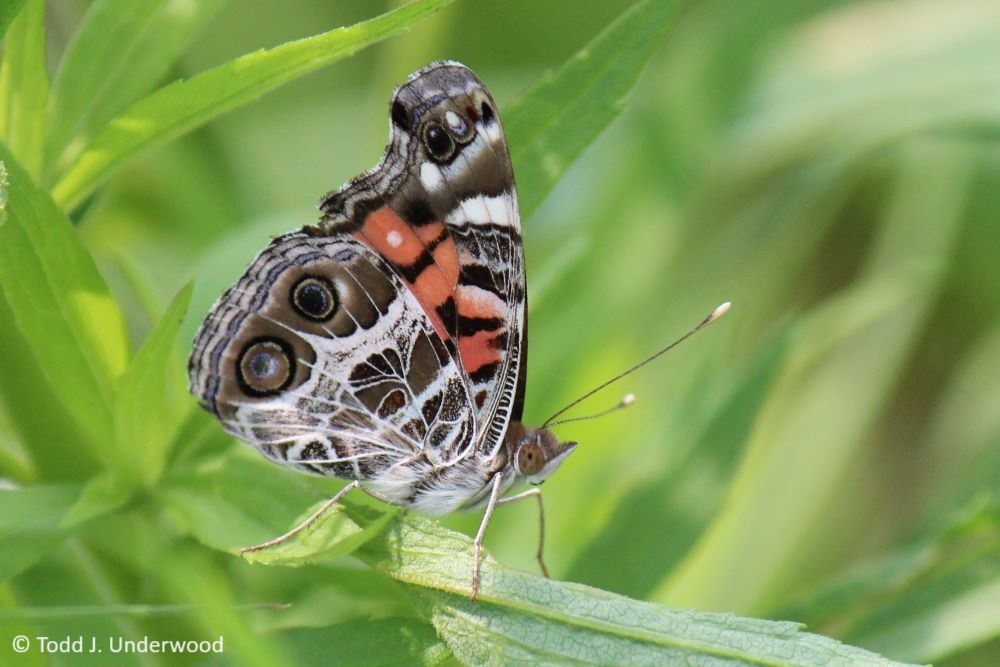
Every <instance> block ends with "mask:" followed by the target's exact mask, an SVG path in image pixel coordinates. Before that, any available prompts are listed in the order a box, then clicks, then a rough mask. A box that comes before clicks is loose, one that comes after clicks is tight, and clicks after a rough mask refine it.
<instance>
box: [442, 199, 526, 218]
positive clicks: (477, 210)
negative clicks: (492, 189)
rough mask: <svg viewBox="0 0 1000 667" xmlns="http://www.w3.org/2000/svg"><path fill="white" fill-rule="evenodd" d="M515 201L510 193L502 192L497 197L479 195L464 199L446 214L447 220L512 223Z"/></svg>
mask: <svg viewBox="0 0 1000 667" xmlns="http://www.w3.org/2000/svg"><path fill="white" fill-rule="evenodd" d="M513 211H514V207H513V201H512V200H511V198H510V195H507V194H502V195H498V196H496V197H486V196H484V195H477V196H475V197H469V198H468V199H463V200H462V201H461V202H460V203H459V205H458V206H457V207H455V209H454V210H453V211H452V212H451V213H449V214H448V215H446V216H445V222H448V223H451V224H462V223H468V224H473V225H484V224H488V223H493V224H496V225H512V224H514V219H513Z"/></svg>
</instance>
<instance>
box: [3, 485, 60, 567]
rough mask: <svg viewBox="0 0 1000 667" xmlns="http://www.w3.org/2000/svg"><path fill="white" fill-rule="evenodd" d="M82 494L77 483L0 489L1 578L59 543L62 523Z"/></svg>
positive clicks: (40, 557)
mask: <svg viewBox="0 0 1000 667" xmlns="http://www.w3.org/2000/svg"><path fill="white" fill-rule="evenodd" d="M79 495H80V487H79V486H75V485H44V486H43V485H37V486H29V487H24V488H18V489H3V490H0V580H5V579H8V578H9V577H11V576H13V575H15V574H17V573H18V572H21V571H23V570H24V569H26V568H28V567H30V566H31V565H33V564H34V563H36V562H38V561H39V560H41V559H42V558H43V557H44V556H45V554H47V553H48V552H49V551H50V550H51V549H52V548H53V547H54V546H55V545H56V544H58V543H59V541H60V540H61V539H62V536H63V531H62V529H61V528H60V527H59V522H60V520H61V519H62V517H63V515H65V513H66V512H67V511H68V510H69V508H70V507H71V506H72V505H73V503H74V502H75V501H76V499H77V497H78V496H79Z"/></svg>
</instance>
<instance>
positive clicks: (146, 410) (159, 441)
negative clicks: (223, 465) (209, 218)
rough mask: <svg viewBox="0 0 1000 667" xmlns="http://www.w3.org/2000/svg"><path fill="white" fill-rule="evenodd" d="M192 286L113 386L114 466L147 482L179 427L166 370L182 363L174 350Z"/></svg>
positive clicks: (175, 301) (181, 294)
mask: <svg viewBox="0 0 1000 667" xmlns="http://www.w3.org/2000/svg"><path fill="white" fill-rule="evenodd" d="M192 287H193V284H192V283H188V284H187V285H185V286H184V287H183V288H181V290H180V291H179V292H178V293H177V295H176V296H175V297H174V299H173V301H172V302H171V303H170V305H169V306H167V309H166V311H165V312H164V313H163V316H162V317H161V318H160V321H159V322H158V323H157V324H156V327H155V328H154V329H153V330H152V331H151V332H150V333H149V335H148V336H147V337H146V340H145V342H143V344H142V347H141V348H139V351H138V352H136V354H135V357H134V358H133V359H132V361H131V363H130V364H129V366H128V368H127V369H126V371H125V373H124V374H122V376H121V377H120V378H119V380H118V383H117V387H116V390H115V402H114V415H115V435H116V438H115V441H116V443H117V445H118V447H117V451H116V452H115V456H114V461H115V469H116V470H118V471H119V472H121V473H122V475H123V476H124V477H125V479H127V480H129V481H132V482H138V483H139V484H141V485H144V486H148V485H149V484H151V483H152V482H153V481H154V480H156V479H157V478H158V477H159V476H160V473H161V472H162V470H163V465H164V460H165V456H166V447H167V444H168V443H169V442H170V441H171V439H172V438H173V434H174V432H175V431H176V430H177V428H178V427H179V426H180V423H179V422H180V420H179V418H178V414H179V409H180V406H179V405H178V403H177V401H176V400H172V399H174V398H175V397H172V396H168V395H167V391H166V387H168V386H169V385H168V382H167V379H168V371H170V370H171V368H173V367H177V368H179V367H180V366H181V364H180V363H179V360H178V359H176V358H175V356H174V354H172V353H173V349H174V343H175V342H176V340H177V332H178V330H179V329H180V326H181V322H182V321H183V320H184V315H185V313H187V307H188V303H189V302H190V300H191V291H192Z"/></svg>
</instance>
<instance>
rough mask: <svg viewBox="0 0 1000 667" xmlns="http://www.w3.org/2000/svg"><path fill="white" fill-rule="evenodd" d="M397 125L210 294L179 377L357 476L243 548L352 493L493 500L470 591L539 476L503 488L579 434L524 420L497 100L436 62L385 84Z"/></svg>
mask: <svg viewBox="0 0 1000 667" xmlns="http://www.w3.org/2000/svg"><path fill="white" fill-rule="evenodd" d="M390 128H391V129H390V138H389V145H388V147H387V148H386V151H385V154H384V156H383V158H382V161H381V162H380V163H379V164H378V166H376V167H375V168H374V169H372V170H370V171H368V172H366V173H364V174H361V175H360V176H358V177H356V178H354V179H352V180H351V181H350V182H348V183H347V184H346V185H344V186H343V187H342V188H341V189H340V190H337V191H336V192H333V193H331V194H329V195H327V196H326V197H324V198H323V199H322V200H321V201H320V203H319V208H320V210H321V211H322V217H321V219H320V220H319V222H318V223H317V224H316V225H315V226H307V227H304V228H303V229H301V230H299V231H296V232H292V233H289V234H285V235H283V236H279V237H277V238H275V239H273V240H272V241H271V243H270V245H268V247H267V248H265V249H264V251H263V252H261V253H260V255H258V256H257V258H256V259H255V260H254V261H253V262H252V263H251V264H250V266H249V267H248V268H247V269H246V271H245V272H244V274H243V276H242V277H241V278H240V279H239V280H238V281H237V282H236V284H235V285H233V286H232V287H231V288H230V289H229V290H228V291H226V293H225V294H224V295H223V296H222V298H221V299H219V301H218V302H217V303H216V304H215V306H214V307H213V308H212V310H211V312H210V313H209V314H208V316H207V317H206V319H205V321H204V323H203V324H202V326H201V329H200V330H199V332H198V334H197V336H196V339H195V343H194V350H193V352H192V354H191V358H190V362H189V376H190V388H191V392H192V393H193V394H194V395H195V396H196V397H197V398H198V399H199V401H200V402H201V405H202V406H203V407H204V408H205V409H206V410H208V411H210V412H211V413H212V414H214V415H215V416H216V417H217V418H218V419H219V421H220V422H221V423H222V425H223V427H224V428H225V429H226V431H228V432H229V433H231V434H232V435H234V436H236V437H238V438H240V439H242V440H244V441H246V442H248V443H250V444H251V445H253V446H254V447H255V448H257V449H258V450H259V451H260V452H261V453H262V454H264V456H266V457H268V458H269V459H271V460H273V461H276V462H278V463H281V464H284V465H289V466H293V467H295V468H298V469H299V470H302V471H305V472H309V473H314V474H318V475H328V476H334V477H338V478H341V479H346V480H351V483H350V484H348V485H347V486H346V487H345V488H344V489H342V490H341V492H340V493H338V494H337V495H336V496H334V497H333V498H331V499H330V501H329V502H328V503H327V504H326V505H324V507H323V508H321V510H320V511H319V512H317V513H316V514H315V515H314V516H313V517H312V518H311V519H310V520H307V521H306V522H305V523H303V524H302V525H300V526H298V527H297V528H295V529H293V530H292V531H290V532H289V533H287V534H286V535H283V536H281V537H280V538H277V539H276V540H272V541H270V542H267V543H265V544H263V545H258V547H251V549H255V548H259V547H264V546H270V545H272V544H275V543H276V542H279V541H281V540H283V539H286V538H287V537H289V536H290V535H292V534H294V533H295V532H297V531H298V530H301V529H302V528H303V527H305V526H306V525H308V523H309V522H310V521H311V520H312V519H314V518H316V517H317V516H319V515H320V514H321V513H322V512H323V511H324V510H325V509H326V508H327V507H329V506H330V505H332V504H333V503H335V502H337V501H338V500H339V499H340V498H341V497H342V496H343V494H344V493H346V492H348V491H349V490H351V489H353V488H360V489H362V490H364V491H365V492H366V493H368V494H370V495H372V496H374V497H376V498H378V499H380V500H383V501H385V502H387V503H391V504H394V505H400V506H403V507H413V508H416V509H418V510H420V511H423V512H426V513H429V514H437V515H441V514H446V513H449V512H453V511H455V510H459V509H464V508H471V507H476V506H482V505H485V508H486V509H485V514H484V517H483V521H482V524H481V526H480V529H479V532H478V533H477V535H476V538H475V541H474V552H475V559H474V565H473V572H472V597H473V599H475V597H476V594H477V591H478V584H479V561H480V550H481V545H482V540H483V534H484V533H485V530H486V526H487V524H488V522H489V519H490V516H491V515H492V512H493V510H494V508H495V507H496V506H497V505H498V504H501V503H504V502H508V501H511V500H514V499H517V498H524V497H529V496H535V497H537V498H539V508H541V502H540V496H539V495H538V489H537V487H536V488H532V489H530V490H529V491H526V492H524V493H520V494H517V495H513V496H509V497H507V498H503V495H504V493H505V492H506V491H507V490H508V489H510V488H511V486H512V485H514V484H515V483H516V482H519V481H527V482H528V483H530V484H535V485H537V484H540V483H541V482H542V481H544V480H545V478H546V477H548V476H549V475H550V474H551V473H552V472H553V471H554V470H555V469H556V468H557V467H558V466H559V465H560V464H561V463H562V462H563V461H564V460H565V459H566V457H567V456H568V455H569V454H570V452H572V451H573V449H574V448H575V447H576V443H574V442H562V441H560V440H559V438H558V437H556V436H555V435H554V434H553V433H552V431H550V430H549V429H548V428H545V427H542V428H538V429H532V428H528V427H526V426H524V425H523V424H522V423H521V412H522V407H523V403H524V390H525V362H526V357H527V337H526V335H527V328H526V318H525V304H526V290H525V270H524V251H523V248H522V241H521V220H520V217H519V214H518V207H517V194H516V192H515V188H514V174H513V171H512V168H511V162H510V155H509V153H508V149H507V143H506V140H505V137H504V133H503V129H502V127H501V124H500V117H499V115H498V113H497V107H496V103H495V102H494V101H493V98H492V97H491V96H490V94H489V92H488V91H487V90H486V88H485V86H484V85H483V83H482V82H481V81H480V80H479V79H478V78H477V77H476V75H475V74H473V73H472V71H470V70H469V69H468V68H466V67H465V66H464V65H461V64H459V63H456V62H437V63H433V64H431V65H429V66H428V67H425V68H424V69H421V70H420V71H418V72H416V73H414V74H413V75H411V76H410V78H409V80H408V81H407V82H406V83H405V84H404V85H402V86H401V87H399V88H398V89H397V90H396V91H395V94H394V95H393V98H392V103H391V105H390ZM720 314H721V313H720ZM707 321H708V320H706V322H705V323H707ZM705 323H703V324H705ZM699 328H700V327H699ZM615 379H617V378H615ZM602 386H604V385H602ZM588 395H589V394H588ZM550 421H551V420H550ZM538 557H539V562H540V563H541V562H542V560H541V544H540V545H539V552H538ZM542 568H543V571H544V564H542Z"/></svg>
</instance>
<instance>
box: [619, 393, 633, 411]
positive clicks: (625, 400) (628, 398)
mask: <svg viewBox="0 0 1000 667" xmlns="http://www.w3.org/2000/svg"><path fill="white" fill-rule="evenodd" d="M633 403H635V394H625V396H624V397H622V400H621V402H620V403H619V404H618V405H620V406H621V407H623V408H627V407H628V406H630V405H632V404H633Z"/></svg>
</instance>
